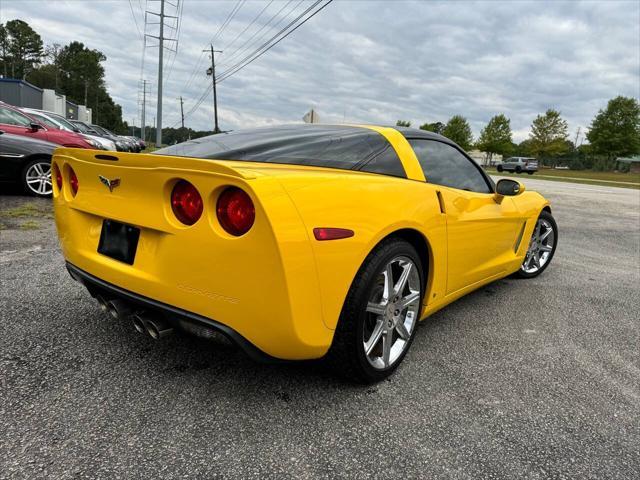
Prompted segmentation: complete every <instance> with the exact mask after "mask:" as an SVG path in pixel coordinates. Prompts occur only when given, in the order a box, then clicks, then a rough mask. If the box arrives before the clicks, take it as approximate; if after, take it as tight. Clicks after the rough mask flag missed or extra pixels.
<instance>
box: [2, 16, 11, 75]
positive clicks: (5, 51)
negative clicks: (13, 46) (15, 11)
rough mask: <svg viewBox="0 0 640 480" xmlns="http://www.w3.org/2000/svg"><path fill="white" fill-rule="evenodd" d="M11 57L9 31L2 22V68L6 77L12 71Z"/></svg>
mask: <svg viewBox="0 0 640 480" xmlns="http://www.w3.org/2000/svg"><path fill="white" fill-rule="evenodd" d="M9 59H10V56H9V33H8V32H7V29H6V27H5V26H4V25H3V24H2V23H0V69H1V71H2V75H3V76H4V77H5V78H6V77H7V76H8V75H9V71H10V70H9V68H10V61H9Z"/></svg>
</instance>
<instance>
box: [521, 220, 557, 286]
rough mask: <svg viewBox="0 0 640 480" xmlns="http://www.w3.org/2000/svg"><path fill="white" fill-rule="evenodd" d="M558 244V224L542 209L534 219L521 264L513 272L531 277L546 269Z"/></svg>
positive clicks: (524, 276) (522, 276) (523, 276)
mask: <svg viewBox="0 0 640 480" xmlns="http://www.w3.org/2000/svg"><path fill="white" fill-rule="evenodd" d="M557 246H558V225H557V224H556V221H555V220H554V218H553V215H551V214H550V213H549V212H548V211H546V210H543V211H542V212H541V213H540V216H539V217H538V220H536V226H535V227H534V229H533V234H532V235H531V240H530V241H529V248H528V249H527V254H526V255H525V257H524V260H523V262H522V265H520V268H519V269H518V271H517V272H516V273H515V274H514V275H515V276H516V277H518V278H533V277H537V276H538V275H540V274H541V273H542V272H544V271H545V270H546V268H547V267H548V266H549V264H550V263H551V260H552V259H553V254H554V253H556V247H557Z"/></svg>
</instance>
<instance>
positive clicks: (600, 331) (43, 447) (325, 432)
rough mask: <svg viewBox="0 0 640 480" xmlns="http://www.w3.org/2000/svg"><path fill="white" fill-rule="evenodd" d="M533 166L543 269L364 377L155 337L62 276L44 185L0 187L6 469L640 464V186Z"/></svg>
mask: <svg viewBox="0 0 640 480" xmlns="http://www.w3.org/2000/svg"><path fill="white" fill-rule="evenodd" d="M525 182H526V184H527V185H528V187H529V188H534V189H537V190H539V191H541V192H542V193H543V194H545V195H547V196H548V198H550V199H551V201H552V202H553V205H552V206H553V209H554V214H555V216H556V218H557V221H558V224H559V226H560V229H561V230H560V243H559V248H558V251H557V253H556V256H555V258H554V260H553V264H552V265H551V266H550V268H549V269H547V271H546V272H545V273H544V274H543V275H542V276H540V277H538V278H537V279H534V280H528V281H523V280H512V279H506V280H501V281H498V282H495V283H493V284H491V285H489V286H487V287H485V288H483V289H481V290H479V291H477V292H475V293H473V294H471V295H469V296H467V297H466V298H464V299H461V300H460V301H458V302H456V303H455V304H453V305H451V306H449V307H447V308H446V309H444V310H442V311H441V312H439V313H438V314H436V315H434V316H433V317H431V318H430V319H429V320H427V321H426V322H423V324H422V325H421V328H420V329H419V330H418V332H417V338H416V341H415V343H414V344H413V347H412V350H411V351H410V352H409V355H408V356H407V358H406V359H405V362H404V363H403V365H402V366H401V367H400V368H399V369H398V371H397V373H396V374H395V375H394V376H393V377H392V378H390V379H389V380H388V381H385V382H382V383H380V384H378V385H374V386H368V387H361V386H353V385H349V384H345V383H343V382H341V381H340V380H337V379H335V378H334V377H333V376H332V375H331V374H330V373H327V372H326V371H325V370H324V369H323V367H322V365H321V364H318V363H315V362H305V363H300V364H292V365H278V366H274V365H261V364H256V363H254V362H252V361H251V360H249V359H247V358H246V357H245V356H244V355H243V354H242V353H241V352H240V351H239V350H237V349H236V348H235V347H233V346H231V345H229V344H227V343H224V342H222V341H218V342H213V343H212V342H205V341H201V340H197V339H194V338H190V337H184V336H174V337H171V338H169V339H168V340H166V341H162V342H160V343H153V341H151V340H148V339H147V338H145V337H143V336H141V335H139V334H136V333H135V332H134V331H133V328H132V327H131V326H130V325H128V324H124V323H122V322H117V321H113V320H111V319H110V318H108V317H107V316H106V315H105V314H103V313H101V312H100V310H99V309H98V307H97V305H96V304H95V303H94V302H93V301H92V300H91V298H90V297H89V295H88V294H87V293H86V292H85V291H84V290H83V288H82V287H81V286H79V285H78V284H77V283H75V282H73V281H72V280H71V278H70V277H69V276H68V274H67V273H66V271H65V269H64V268H63V259H62V257H61V255H60V253H59V250H58V246H57V240H56V238H55V231H54V228H53V225H52V221H51V219H50V214H49V204H48V202H47V201H39V202H35V201H33V200H30V199H25V198H23V197H19V196H3V197H0V210H1V211H3V213H0V228H1V229H0V282H1V283H0V288H1V290H0V293H1V296H0V315H1V321H0V478H56V479H65V478H158V477H162V478H187V477H188V478H212V477H220V478H223V477H224V478H227V477H234V478H264V477H279V478H334V477H357V478H369V477H371V478H376V477H378V478H380V477H386V478H389V477H405V478H416V477H422V478H473V479H476V478H500V479H503V478H514V479H520V478H620V479H631V478H640V362H639V356H640V327H639V325H638V322H639V319H640V302H639V297H640V295H639V293H640V270H639V265H640V252H639V250H640V192H639V191H635V190H625V189H618V188H609V187H595V186H586V185H576V184H568V183H557V182H545V181H541V180H538V181H536V180H529V179H525ZM25 203H28V204H30V205H32V207H30V208H27V209H26V212H25V208H24V205H25ZM17 207H20V209H21V210H17V211H18V212H23V213H24V215H25V216H20V214H19V213H18V214H15V212H16V208H17ZM7 211H8V212H9V214H8V213H7ZM11 212H13V214H12V213H11ZM25 224H26V226H25Z"/></svg>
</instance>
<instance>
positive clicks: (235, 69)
mask: <svg viewBox="0 0 640 480" xmlns="http://www.w3.org/2000/svg"><path fill="white" fill-rule="evenodd" d="M322 1H323V0H317V1H316V2H315V3H314V4H313V5H311V7H309V8H307V9H306V10H305V11H304V12H303V13H302V14H300V15H299V16H298V17H296V19H295V20H293V21H292V22H290V23H289V24H288V25H287V26H286V27H285V28H283V29H281V30H280V31H279V32H278V33H277V34H276V35H274V36H273V37H271V39H269V40H268V41H267V42H265V43H264V44H263V45H262V46H260V47H259V48H257V49H256V50H254V51H253V52H252V53H251V54H250V55H247V56H246V57H245V58H244V59H243V60H242V61H240V62H238V63H236V64H235V65H234V66H233V67H231V68H230V69H228V70H227V71H225V72H224V73H223V74H222V75H220V77H219V78H218V79H217V83H220V82H221V81H222V80H224V79H226V78H229V77H230V76H232V75H234V74H235V73H237V72H239V71H240V70H242V69H243V68H244V67H246V66H247V65H249V64H250V63H252V62H254V61H255V60H257V59H258V58H260V57H261V56H262V55H264V54H265V53H267V52H268V51H269V50H270V49H272V48H273V47H275V46H276V45H277V44H278V43H280V42H281V41H282V40H284V39H285V38H287V37H288V36H289V35H291V34H292V33H293V32H295V31H296V30H297V29H298V28H300V27H301V26H302V25H304V24H305V23H306V22H308V21H309V20H311V18H313V17H314V16H315V15H317V14H318V13H319V12H320V11H321V10H323V9H324V8H325V7H326V6H327V5H329V4H330V3H331V2H332V1H333V0H328V1H327V2H326V3H325V4H324V5H322V6H320V8H318V9H317V10H316V11H315V12H313V13H312V14H311V15H309V16H308V17H307V18H305V19H304V20H302V22H300V23H299V24H298V25H296V26H295V27H293V28H291V29H290V30H289V31H288V32H287V30H288V29H289V28H290V27H291V26H292V25H294V24H295V23H296V22H297V21H298V20H299V19H300V18H302V17H303V16H304V15H305V14H307V13H308V12H309V11H311V10H312V9H313V8H314V7H315V6H317V5H318V4H319V3H321V2H322ZM285 18H286V17H285ZM284 32H286V33H285V34H284V35H282V34H283V33H284ZM281 35H282V36H281ZM279 36H281V37H280V38H278V37H279ZM276 38H278V39H277V40H276V41H275V42H273V43H271V42H272V41H273V40H274V39H276ZM265 47H266V48H265ZM212 89H213V86H212V85H209V86H208V87H207V88H206V89H205V90H204V92H203V93H202V95H201V96H200V98H199V99H198V101H197V102H196V103H195V104H194V105H193V106H192V107H191V109H190V110H189V111H188V112H187V113H186V114H185V118H186V117H189V116H190V115H191V114H193V113H194V112H195V111H196V110H198V108H200V105H201V104H202V102H203V101H204V99H205V98H206V97H207V96H208V95H209V93H210V92H211V90H212ZM178 123H179V122H178ZM176 125H177V123H176Z"/></svg>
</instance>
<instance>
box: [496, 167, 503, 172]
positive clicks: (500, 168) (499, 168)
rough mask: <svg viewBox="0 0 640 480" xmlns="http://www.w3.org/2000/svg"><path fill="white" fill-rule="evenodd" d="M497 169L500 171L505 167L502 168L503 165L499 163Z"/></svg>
mask: <svg viewBox="0 0 640 480" xmlns="http://www.w3.org/2000/svg"><path fill="white" fill-rule="evenodd" d="M496 170H498V171H499V172H502V171H503V170H504V168H502V165H498V166H497V167H496Z"/></svg>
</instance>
